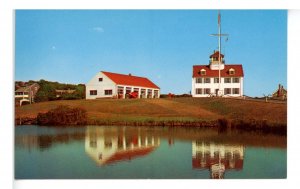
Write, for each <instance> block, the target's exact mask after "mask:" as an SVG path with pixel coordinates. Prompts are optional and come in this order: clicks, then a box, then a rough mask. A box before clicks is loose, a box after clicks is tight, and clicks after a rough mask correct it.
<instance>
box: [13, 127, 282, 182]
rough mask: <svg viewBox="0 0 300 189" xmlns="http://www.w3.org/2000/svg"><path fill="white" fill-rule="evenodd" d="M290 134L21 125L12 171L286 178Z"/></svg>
mask: <svg viewBox="0 0 300 189" xmlns="http://www.w3.org/2000/svg"><path fill="white" fill-rule="evenodd" d="M286 141H287V139H286V136H285V135H283V136H282V135H275V134H270V133H269V134H268V133H259V132H242V131H237V130H232V131H230V130H228V131H220V130H216V129H211V128H179V127H129V126H126V127H125V126H86V127H41V126H18V127H16V128H15V178H16V179H148V178H150V179H210V178H225V179H248V178H261V179H262V178H286V175H287V150H286V149H287V148H286V143H287V142H286Z"/></svg>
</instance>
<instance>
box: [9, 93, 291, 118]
mask: <svg viewBox="0 0 300 189" xmlns="http://www.w3.org/2000/svg"><path fill="white" fill-rule="evenodd" d="M59 105H68V106H70V107H81V108H84V109H86V110H87V115H88V119H89V120H102V121H103V120H104V121H138V122H143V121H149V120H151V121H200V120H204V121H211V120H217V119H220V118H226V119H255V120H267V121H268V122H274V123H283V124H286V123H287V104H286V103H271V102H264V101H248V100H241V99H229V98H189V97H186V98H161V99H97V100H61V101H49V102H42V103H35V104H31V105H25V106H22V107H16V109H15V117H16V118H18V117H22V118H23V117H31V118H33V117H36V116H37V114H38V113H40V112H47V111H49V110H50V109H53V108H56V107H57V106H59Z"/></svg>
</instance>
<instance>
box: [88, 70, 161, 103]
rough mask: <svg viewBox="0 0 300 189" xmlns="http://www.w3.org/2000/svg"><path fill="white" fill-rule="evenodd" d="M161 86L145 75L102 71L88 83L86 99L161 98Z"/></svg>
mask: <svg viewBox="0 0 300 189" xmlns="http://www.w3.org/2000/svg"><path fill="white" fill-rule="evenodd" d="M159 96H160V88H159V87H158V86H157V85H155V84H154V83H153V82H152V81H150V80H149V79H148V78H145V77H138V76H133V75H131V74H128V75H125V74H118V73H111V72H105V71H101V72H98V73H97V74H96V75H95V76H94V77H93V78H92V79H91V80H90V81H89V82H88V83H87V84H86V99H96V98H159Z"/></svg>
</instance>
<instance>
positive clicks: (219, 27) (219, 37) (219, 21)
mask: <svg viewBox="0 0 300 189" xmlns="http://www.w3.org/2000/svg"><path fill="white" fill-rule="evenodd" d="M211 36H217V37H218V40H219V65H218V67H219V69H218V70H219V91H218V92H219V93H220V91H221V70H220V68H221V63H222V62H221V37H222V36H228V34H222V33H221V14H220V10H219V11H218V34H211Z"/></svg>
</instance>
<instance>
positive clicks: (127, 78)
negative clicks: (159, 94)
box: [102, 71, 159, 89]
mask: <svg viewBox="0 0 300 189" xmlns="http://www.w3.org/2000/svg"><path fill="white" fill-rule="evenodd" d="M102 73H103V74H105V75H106V76H107V77H108V78H110V79H111V80H112V81H113V82H115V83H116V84H117V85H129V86H139V87H147V88H155V89H159V87H158V86H157V85H155V84H154V83H153V82H152V81H150V80H149V79H147V78H145V77H137V76H132V75H124V74H118V73H111V72H104V71H102Z"/></svg>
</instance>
